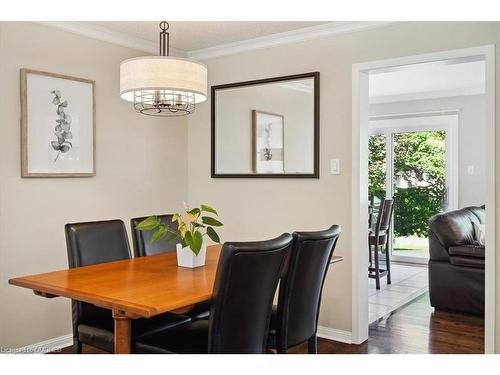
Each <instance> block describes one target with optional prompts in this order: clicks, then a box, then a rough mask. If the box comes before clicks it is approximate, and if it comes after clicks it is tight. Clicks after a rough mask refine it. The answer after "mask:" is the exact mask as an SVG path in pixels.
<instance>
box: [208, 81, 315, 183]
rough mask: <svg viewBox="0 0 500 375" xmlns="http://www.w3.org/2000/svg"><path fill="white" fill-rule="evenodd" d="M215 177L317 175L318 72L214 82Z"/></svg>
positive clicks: (213, 141)
mask: <svg viewBox="0 0 500 375" xmlns="http://www.w3.org/2000/svg"><path fill="white" fill-rule="evenodd" d="M212 177H232V178H234V177H245V178H246V177H288V178H290V177H292V178H293V177H296V178H319V73H318V72H314V73H306V74H297V75H293V76H286V77H277V78H269V79H262V80H257V81H248V82H239V83H231V84H225V85H219V86H212Z"/></svg>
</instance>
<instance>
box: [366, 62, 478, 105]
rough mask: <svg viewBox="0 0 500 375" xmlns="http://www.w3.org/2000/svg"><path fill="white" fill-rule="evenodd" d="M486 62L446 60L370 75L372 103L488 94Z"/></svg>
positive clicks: (385, 70) (396, 68) (386, 70)
mask: <svg viewBox="0 0 500 375" xmlns="http://www.w3.org/2000/svg"><path fill="white" fill-rule="evenodd" d="M485 78H486V74H485V62H484V60H478V59H474V58H472V59H468V60H467V59H465V60H464V59H461V60H444V61H436V62H432V63H424V64H413V65H406V66H402V67H395V68H391V69H384V70H382V71H375V72H370V76H369V87H370V103H372V104H375V103H388V102H396V101H407V100H420V99H432V98H441V97H449V96H463V95H477V94H484V93H485Z"/></svg>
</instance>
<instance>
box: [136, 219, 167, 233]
mask: <svg viewBox="0 0 500 375" xmlns="http://www.w3.org/2000/svg"><path fill="white" fill-rule="evenodd" d="M160 223H161V221H160V219H158V217H157V216H150V217H148V218H147V219H144V220H143V221H141V222H140V223H139V224H137V225H136V226H135V229H138V230H153V229H155V228H157V227H158V226H159V225H160Z"/></svg>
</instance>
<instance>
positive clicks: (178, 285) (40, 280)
mask: <svg viewBox="0 0 500 375" xmlns="http://www.w3.org/2000/svg"><path fill="white" fill-rule="evenodd" d="M221 247H222V246H221V245H213V246H208V247H207V255H206V264H205V266H203V267H197V268H184V267H179V266H177V259H176V253H175V252H168V253H163V254H159V255H152V256H146V257H139V258H133V259H125V260H119V261H115V262H109V263H101V264H95V265H91V266H85V267H79V268H71V269H66V270H61V271H55V272H48V273H42V274H37V275H31V276H24V277H16V278H13V279H10V280H9V284H12V285H16V286H20V287H24V288H28V289H32V290H33V292H34V293H35V294H36V295H38V296H42V297H46V298H54V297H67V298H70V299H72V300H77V301H81V302H87V303H91V304H93V305H95V306H99V307H102V308H106V309H109V310H111V311H112V315H113V319H114V324H115V333H114V335H115V336H114V350H115V353H130V352H131V320H132V319H138V318H151V317H153V316H155V315H158V314H162V313H165V312H174V313H185V312H187V311H189V310H190V309H192V307H193V306H194V304H196V303H198V302H202V301H206V300H209V299H210V298H211V297H212V290H213V286H214V281H215V274H216V272H217V264H218V260H219V255H220V252H221ZM341 260H342V257H339V256H333V257H332V259H331V262H330V263H337V262H339V261H341Z"/></svg>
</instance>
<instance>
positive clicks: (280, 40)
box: [186, 21, 396, 60]
mask: <svg viewBox="0 0 500 375" xmlns="http://www.w3.org/2000/svg"><path fill="white" fill-rule="evenodd" d="M394 23H396V22H393V21H380V22H379V21H339V22H330V23H325V24H322V25H317V26H312V27H306V28H302V29H298V30H292V31H287V32H283V33H277V34H272V35H267V36H263V37H259V38H254V39H248V40H243V41H239V42H233V43H228V44H222V45H219V46H214V47H209V48H203V49H198V50H193V51H188V52H187V53H186V54H187V57H189V58H193V59H200V60H203V59H210V58H214V57H219V56H226V55H233V54H237V53H241V52H246V51H252V50H256V49H262V48H269V47H275V46H280V45H285V44H290V43H296V42H303V41H307V40H312V39H317V38H324V37H328V36H331V35H337V34H344V33H350V32H355V31H362V30H369V29H375V28H379V27H383V26H386V25H388V24H394Z"/></svg>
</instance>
